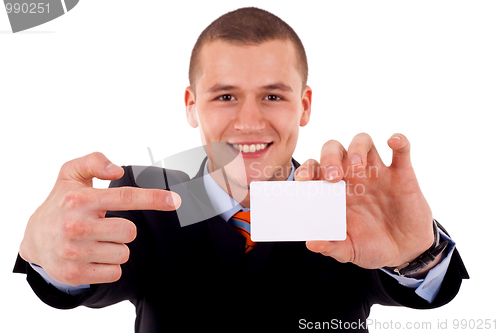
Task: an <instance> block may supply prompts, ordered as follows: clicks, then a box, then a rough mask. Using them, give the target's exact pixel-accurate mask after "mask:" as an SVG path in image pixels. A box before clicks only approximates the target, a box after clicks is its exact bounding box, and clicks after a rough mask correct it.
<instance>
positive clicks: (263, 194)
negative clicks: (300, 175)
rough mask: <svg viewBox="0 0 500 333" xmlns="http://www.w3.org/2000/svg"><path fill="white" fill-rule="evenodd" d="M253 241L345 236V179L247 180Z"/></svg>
mask: <svg viewBox="0 0 500 333" xmlns="http://www.w3.org/2000/svg"><path fill="white" fill-rule="evenodd" d="M250 221H251V225H250V226H251V233H250V234H251V238H252V240H253V241H254V242H272V241H308V240H345V238H346V193H345V182H344V181H340V182H337V183H329V182H326V181H263V182H252V183H250Z"/></svg>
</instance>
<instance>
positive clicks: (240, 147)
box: [231, 143, 269, 153]
mask: <svg viewBox="0 0 500 333" xmlns="http://www.w3.org/2000/svg"><path fill="white" fill-rule="evenodd" d="M231 145H232V146H233V147H234V148H235V149H238V150H240V151H242V152H244V153H255V152H256V151H259V150H262V149H265V148H266V147H267V146H269V143H258V144H252V145H237V144H234V143H232V144H231Z"/></svg>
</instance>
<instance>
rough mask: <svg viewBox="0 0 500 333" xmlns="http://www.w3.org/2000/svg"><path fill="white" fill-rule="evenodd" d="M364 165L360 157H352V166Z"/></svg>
mask: <svg viewBox="0 0 500 333" xmlns="http://www.w3.org/2000/svg"><path fill="white" fill-rule="evenodd" d="M362 163H363V162H362V161H361V157H359V156H358V155H354V156H353V157H351V165H360V164H362Z"/></svg>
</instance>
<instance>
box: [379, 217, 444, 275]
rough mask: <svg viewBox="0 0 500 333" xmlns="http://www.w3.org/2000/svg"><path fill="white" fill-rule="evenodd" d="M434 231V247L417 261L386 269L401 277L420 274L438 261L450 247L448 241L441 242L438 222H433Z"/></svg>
mask: <svg viewBox="0 0 500 333" xmlns="http://www.w3.org/2000/svg"><path fill="white" fill-rule="evenodd" d="M433 230H434V243H433V244H432V246H431V247H430V248H429V249H428V250H427V251H425V252H424V253H422V254H421V255H420V256H418V257H417V258H416V259H415V260H412V261H411V262H407V263H404V264H403V265H400V266H397V267H386V269H389V270H390V271H392V272H394V273H397V274H398V275H399V276H406V275H411V274H415V273H418V272H420V271H421V270H422V269H424V268H425V267H427V266H428V265H429V264H430V263H431V262H433V261H434V260H436V258H437V256H439V255H440V254H441V253H442V252H443V251H444V250H445V249H446V247H447V246H448V242H447V241H443V242H440V237H439V229H438V227H437V223H436V220H434V221H433Z"/></svg>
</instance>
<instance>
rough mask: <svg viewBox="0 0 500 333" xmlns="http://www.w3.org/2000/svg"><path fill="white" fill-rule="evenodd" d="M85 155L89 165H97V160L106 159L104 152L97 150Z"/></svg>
mask: <svg viewBox="0 0 500 333" xmlns="http://www.w3.org/2000/svg"><path fill="white" fill-rule="evenodd" d="M87 157H88V158H87V161H88V166H89V167H90V166H92V165H97V164H98V163H99V161H102V160H104V159H106V157H105V156H104V154H103V153H101V152H99V151H95V152H93V153H90V154H89V155H87Z"/></svg>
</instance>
